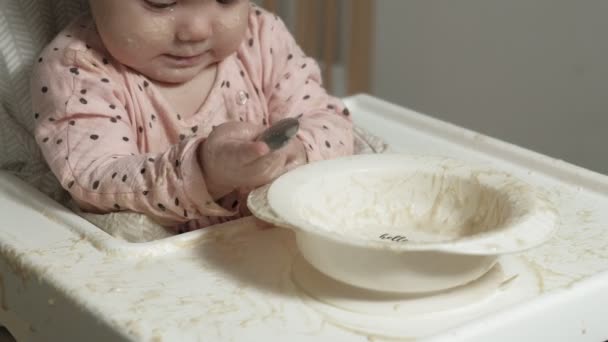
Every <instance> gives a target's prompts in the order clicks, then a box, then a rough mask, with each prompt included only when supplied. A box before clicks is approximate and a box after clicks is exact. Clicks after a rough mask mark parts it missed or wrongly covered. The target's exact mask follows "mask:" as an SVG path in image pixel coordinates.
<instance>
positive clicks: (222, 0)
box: [217, 0, 238, 5]
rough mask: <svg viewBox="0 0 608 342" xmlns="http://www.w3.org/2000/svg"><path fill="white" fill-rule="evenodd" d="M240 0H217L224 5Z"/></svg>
mask: <svg viewBox="0 0 608 342" xmlns="http://www.w3.org/2000/svg"><path fill="white" fill-rule="evenodd" d="M237 1H238V0H217V2H219V3H220V4H222V5H230V4H232V3H234V2H237Z"/></svg>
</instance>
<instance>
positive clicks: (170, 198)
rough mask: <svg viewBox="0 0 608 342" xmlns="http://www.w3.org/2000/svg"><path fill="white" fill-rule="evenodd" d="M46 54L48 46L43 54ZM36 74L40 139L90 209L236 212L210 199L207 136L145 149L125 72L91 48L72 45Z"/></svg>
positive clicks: (173, 216)
mask: <svg viewBox="0 0 608 342" xmlns="http://www.w3.org/2000/svg"><path fill="white" fill-rule="evenodd" d="M43 54H44V53H43ZM65 56H66V57H65V58H63V59H56V60H46V61H45V60H42V61H41V62H40V63H39V65H38V66H37V68H35V70H34V73H33V76H32V82H31V84H32V100H33V108H34V109H35V111H36V114H35V118H36V121H37V122H36V131H35V134H36V139H37V142H38V143H39V145H40V147H41V150H42V153H43V155H44V157H45V158H46V160H47V163H48V164H49V166H50V167H51V169H52V171H53V172H54V173H55V175H56V176H57V178H58V179H59V181H60V182H61V184H62V185H63V186H64V188H65V189H67V190H68V191H69V192H70V194H71V195H72V197H73V198H74V199H75V200H76V201H77V202H78V203H79V205H80V206H81V207H82V208H83V209H85V210H88V211H93V212H102V213H105V212H111V211H121V210H131V211H135V212H140V213H145V214H147V215H149V216H151V217H152V218H154V219H156V220H157V221H158V222H159V223H161V224H163V225H167V226H169V225H175V224H180V223H184V222H187V221H190V220H193V219H200V218H202V217H205V216H208V215H213V216H228V215H232V214H233V213H231V212H229V211H227V210H225V209H223V208H221V207H219V206H218V205H217V204H215V202H214V201H212V200H211V198H210V196H209V194H208V192H207V190H206V186H205V181H204V177H203V175H202V172H201V168H200V167H199V164H198V159H197V149H198V146H199V145H200V144H201V142H202V141H203V140H202V139H203V138H193V139H186V140H184V141H182V142H181V143H179V144H176V145H172V146H171V147H170V148H168V149H167V150H166V151H163V152H161V153H141V152H140V150H139V148H138V144H137V141H138V139H141V138H142V137H141V135H140V133H141V132H140V129H139V128H137V127H136V125H134V124H132V121H133V120H134V119H133V118H131V117H129V114H128V113H129V112H128V111H127V106H129V102H128V101H127V100H126V96H124V92H125V91H126V90H125V89H123V86H121V84H120V79H119V77H118V76H114V74H113V73H111V72H110V71H111V70H110V68H109V67H105V66H104V65H105V64H106V61H105V60H104V59H101V58H100V59H96V58H94V56H93V55H92V54H89V53H85V52H77V51H72V52H70V51H66V52H65Z"/></svg>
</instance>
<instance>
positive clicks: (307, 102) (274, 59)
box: [248, 8, 353, 161]
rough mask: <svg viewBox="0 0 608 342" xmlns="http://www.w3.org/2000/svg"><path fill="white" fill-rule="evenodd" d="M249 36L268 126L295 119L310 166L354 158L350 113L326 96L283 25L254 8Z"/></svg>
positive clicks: (313, 64)
mask: <svg viewBox="0 0 608 342" xmlns="http://www.w3.org/2000/svg"><path fill="white" fill-rule="evenodd" d="M252 15H253V16H255V17H256V18H255V19H254V20H251V21H250V22H251V23H252V24H251V25H252V26H253V27H252V29H251V30H250V31H249V32H253V33H252V37H249V41H248V43H249V48H250V49H251V50H252V52H251V54H252V55H259V58H260V59H261V65H262V67H261V68H260V69H261V74H260V75H259V77H260V78H261V84H262V85H263V92H264V94H265V96H266V100H267V103H268V111H269V113H270V114H269V117H270V121H271V123H272V122H276V121H278V120H280V119H282V118H285V117H300V118H301V119H300V127H301V129H300V132H299V133H298V138H300V139H301V140H302V142H303V143H304V145H305V147H306V150H307V154H308V160H309V161H315V160H320V159H330V158H335V157H339V156H345V155H350V154H352V153H353V131H352V122H351V118H350V113H349V111H348V109H347V108H346V107H345V106H344V104H343V103H342V101H340V100H339V99H337V98H335V97H332V96H330V95H328V94H327V92H326V91H325V89H324V88H323V86H322V81H321V73H320V70H319V67H318V65H317V63H316V62H315V61H314V59H312V58H309V57H307V56H305V55H304V53H303V52H302V50H301V49H300V47H299V46H298V45H297V43H296V42H295V40H294V38H293V36H292V35H291V34H290V33H289V31H288V29H287V28H286V27H285V25H284V23H283V22H282V21H281V19H279V18H278V17H276V16H273V15H271V14H269V13H267V12H265V11H264V10H261V9H257V8H254V9H253V13H252Z"/></svg>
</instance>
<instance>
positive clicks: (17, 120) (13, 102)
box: [0, 0, 86, 199]
mask: <svg viewBox="0 0 608 342" xmlns="http://www.w3.org/2000/svg"><path fill="white" fill-rule="evenodd" d="M85 9H86V0H3V1H0V101H1V103H2V105H1V106H0V169H1V170H8V171H11V172H13V173H15V174H16V175H17V176H19V177H20V178H22V179H24V180H26V181H27V182H29V183H30V184H33V185H34V186H36V187H37V188H39V189H41V190H42V191H43V192H45V193H47V194H49V195H51V196H52V197H54V198H55V199H59V198H60V196H61V195H62V194H63V191H61V187H60V186H59V185H58V183H57V181H56V180H55V178H54V177H53V175H52V174H51V173H50V172H49V170H48V168H47V167H46V164H45V162H44V160H43V158H42V156H41V155H40V152H39V149H38V146H37V145H36V142H35V140H34V137H33V128H34V121H35V115H34V113H33V112H32V108H31V101H30V88H29V77H30V70H31V68H32V65H33V64H34V63H37V62H38V61H37V58H38V54H39V53H40V51H41V50H42V48H44V46H45V45H46V44H47V43H48V42H49V41H50V40H51V39H52V38H53V37H54V36H55V34H56V33H57V32H58V31H59V30H60V29H61V28H62V27H64V26H65V25H67V23H68V22H69V21H70V20H72V18H73V17H74V16H76V15H77V14H78V13H80V12H82V11H84V10H85Z"/></svg>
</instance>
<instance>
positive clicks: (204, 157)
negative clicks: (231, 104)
mask: <svg viewBox="0 0 608 342" xmlns="http://www.w3.org/2000/svg"><path fill="white" fill-rule="evenodd" d="M263 130H264V127H262V126H257V125H254V124H251V123H245V122H228V123H225V124H222V125H220V126H218V127H216V128H215V129H214V130H213V132H211V134H209V137H208V138H207V140H206V141H205V142H204V143H203V145H202V147H201V149H200V151H199V158H200V159H199V160H200V164H201V165H202V167H203V172H204V174H205V178H206V181H207V190H208V191H209V194H210V195H211V196H212V197H213V198H214V199H218V198H221V197H223V196H225V195H227V194H229V193H230V192H232V191H234V190H241V191H242V190H245V191H246V190H247V189H252V188H256V187H259V186H262V185H264V184H267V183H270V182H272V181H273V180H274V179H276V178H277V177H279V176H280V175H282V174H283V173H285V172H287V171H289V170H291V169H293V168H295V167H297V166H299V165H302V164H305V163H306V151H305V149H304V145H303V144H302V142H301V141H300V140H299V139H297V138H293V139H292V140H291V141H290V142H289V143H288V145H287V146H285V147H283V148H281V149H279V150H276V151H274V152H271V151H270V148H269V147H268V146H267V145H266V144H265V143H263V142H259V141H254V140H255V139H256V138H257V137H258V136H259V135H260V134H261V133H262V131H263Z"/></svg>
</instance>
